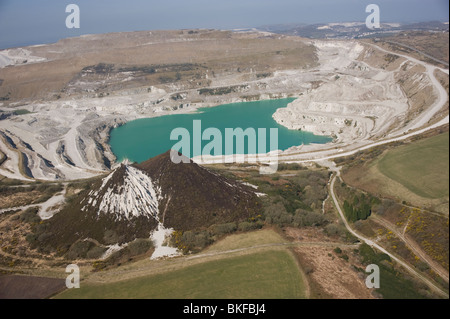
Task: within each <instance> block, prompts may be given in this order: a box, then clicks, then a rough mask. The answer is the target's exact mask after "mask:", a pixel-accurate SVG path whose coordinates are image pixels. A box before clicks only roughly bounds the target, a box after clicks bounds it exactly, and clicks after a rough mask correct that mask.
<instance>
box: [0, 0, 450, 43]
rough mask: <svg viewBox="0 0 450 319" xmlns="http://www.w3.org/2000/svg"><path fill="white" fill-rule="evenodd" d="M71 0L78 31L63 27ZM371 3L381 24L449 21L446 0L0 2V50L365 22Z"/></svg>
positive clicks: (49, 0) (1, 0)
mask: <svg viewBox="0 0 450 319" xmlns="http://www.w3.org/2000/svg"><path fill="white" fill-rule="evenodd" d="M71 3H74V4H77V5H78V6H79V7H80V11H81V14H80V17H81V28H80V29H67V28H66V26H65V20H66V17H67V15H68V13H66V12H65V8H66V6H67V5H68V4H71ZM370 3H375V4H377V5H378V6H379V7H380V16H381V22H419V21H431V20H439V21H448V10H449V1H448V0H369V1H366V0H164V1H162V0H68V1H66V0H0V48H6V47H12V46H20V45H27V44H38V43H48V42H55V41H57V40H59V39H61V38H65V37H71V36H77V35H80V34H89V33H105V32H118V31H137V30H155V29H159V30H161V29H184V28H221V29H233V28H245V27H255V26H261V25H265V24H278V23H326V22H344V21H365V19H366V16H367V15H368V14H367V13H366V12H365V8H366V6H367V5H368V4H370Z"/></svg>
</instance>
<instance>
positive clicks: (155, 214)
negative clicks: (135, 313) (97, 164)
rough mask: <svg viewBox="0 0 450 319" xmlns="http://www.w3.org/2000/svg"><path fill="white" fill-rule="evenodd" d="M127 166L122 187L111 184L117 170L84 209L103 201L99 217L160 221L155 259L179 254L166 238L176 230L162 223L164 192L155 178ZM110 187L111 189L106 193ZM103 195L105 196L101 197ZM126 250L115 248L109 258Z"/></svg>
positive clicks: (153, 238)
mask: <svg viewBox="0 0 450 319" xmlns="http://www.w3.org/2000/svg"><path fill="white" fill-rule="evenodd" d="M124 166H125V174H124V176H123V179H124V180H123V183H122V184H121V185H120V186H119V188H118V189H115V188H114V186H112V185H110V183H108V182H109V181H110V180H111V178H112V177H113V175H114V174H115V173H116V170H115V171H113V172H112V173H110V174H109V175H108V176H106V177H105V178H104V179H103V181H102V185H101V186H100V188H99V189H98V190H96V191H91V192H90V193H89V198H88V200H87V204H86V205H85V206H83V208H82V210H83V211H85V210H87V209H88V208H89V207H90V206H91V207H95V206H96V205H97V202H98V201H99V200H100V204H99V206H98V214H114V215H115V218H116V220H130V219H131V218H133V217H139V216H144V217H147V218H149V219H150V218H153V219H155V220H156V221H157V222H158V228H157V229H156V230H154V231H153V232H152V233H151V236H150V238H151V239H152V240H153V243H154V245H155V251H154V253H153V254H152V256H151V259H158V258H161V257H170V256H176V255H178V254H179V253H178V251H177V249H176V248H173V247H169V246H167V244H166V239H167V238H168V237H170V235H171V234H172V232H173V229H167V228H165V227H164V225H163V224H162V223H161V222H160V220H159V208H158V205H159V203H158V198H160V197H161V194H160V193H161V191H160V190H159V189H157V188H156V187H154V184H153V182H152V180H151V178H150V177H149V176H148V175H147V174H145V173H144V172H143V171H141V170H139V169H137V168H135V167H133V166H130V165H126V164H125V165H124ZM106 187H108V188H107V189H106V191H105V188H106ZM102 193H104V194H103V196H102V197H101V198H100V196H101V194H102ZM124 247H126V246H124V245H122V246H119V245H114V246H111V249H110V250H108V254H107V255H106V256H109V255H110V254H111V253H113V252H114V251H117V250H120V249H122V248H124Z"/></svg>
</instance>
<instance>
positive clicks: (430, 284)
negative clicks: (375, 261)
mask: <svg viewBox="0 0 450 319" xmlns="http://www.w3.org/2000/svg"><path fill="white" fill-rule="evenodd" d="M338 176H339V172H337V173H336V174H335V175H334V176H333V178H332V180H331V183H330V194H331V197H332V199H333V203H334V205H335V206H336V209H337V211H338V212H339V215H340V217H341V219H342V222H343V223H344V226H345V228H346V229H347V230H348V231H349V232H350V233H351V234H352V235H353V236H355V237H356V238H358V239H359V240H361V241H362V242H364V243H366V244H367V245H369V246H370V247H372V248H376V249H377V250H379V251H381V252H382V253H384V254H386V255H388V256H389V257H390V258H391V259H392V260H394V261H395V262H397V263H398V264H399V265H401V266H402V267H403V268H405V269H406V270H407V271H408V272H409V273H411V274H412V275H413V276H414V277H416V278H418V279H420V280H422V282H424V283H425V284H426V285H427V286H428V287H430V288H431V289H432V290H434V291H435V292H436V293H438V294H439V295H441V296H443V297H445V298H449V295H448V293H447V292H446V291H444V290H443V289H441V288H440V287H438V286H437V285H436V284H435V283H433V282H432V281H430V280H429V279H428V278H426V277H425V276H424V275H422V274H421V273H419V272H418V271H416V270H415V269H413V268H412V267H411V266H409V265H408V264H407V263H406V262H404V261H403V260H401V259H399V258H398V257H396V256H394V255H393V254H391V253H390V252H388V251H387V250H386V249H384V248H383V247H381V246H380V245H378V244H377V243H375V242H374V241H372V240H370V239H368V238H366V237H364V236H362V235H361V234H359V233H357V232H356V231H355V230H353V229H352V228H351V227H350V225H349V223H348V222H347V219H346V218H345V216H344V213H343V211H342V209H341V206H340V205H339V202H338V200H337V197H336V194H335V192H334V184H335V182H336V179H337V177H338Z"/></svg>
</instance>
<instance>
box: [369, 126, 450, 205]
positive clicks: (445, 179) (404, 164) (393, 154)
mask: <svg viewBox="0 0 450 319" xmlns="http://www.w3.org/2000/svg"><path fill="white" fill-rule="evenodd" d="M448 152H449V133H448V132H447V133H443V134H440V135H437V136H433V137H430V138H426V139H424V140H420V141H417V142H414V143H411V144H409V145H405V146H401V147H398V148H396V149H394V150H390V151H389V152H388V153H387V154H386V155H385V156H384V157H383V158H382V159H381V160H380V161H379V163H378V169H379V170H380V171H381V172H382V173H383V174H384V175H386V176H387V177H389V178H391V179H393V180H395V181H397V182H399V183H401V184H402V185H403V186H405V187H406V188H408V189H409V190H410V191H412V192H413V193H415V194H417V195H419V196H422V197H425V198H443V197H447V196H448V195H449V153H448Z"/></svg>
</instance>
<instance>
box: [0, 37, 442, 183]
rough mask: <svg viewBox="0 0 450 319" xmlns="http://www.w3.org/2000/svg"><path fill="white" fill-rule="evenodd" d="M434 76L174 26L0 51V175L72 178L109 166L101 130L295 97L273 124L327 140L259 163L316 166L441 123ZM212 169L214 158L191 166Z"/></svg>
mask: <svg viewBox="0 0 450 319" xmlns="http://www.w3.org/2000/svg"><path fill="white" fill-rule="evenodd" d="M436 72H443V73H444V74H446V75H447V76H448V69H440V68H438V67H435V66H433V65H430V64H428V63H426V62H423V61H420V60H417V59H415V58H412V57H409V56H406V55H404V54H398V53H395V52H390V51H388V50H386V49H383V48H381V47H379V46H377V45H376V44H372V43H368V42H362V41H354V40H345V41H337V40H309V39H302V38H298V37H292V36H282V35H276V34H272V33H267V32H230V31H216V30H181V31H155V32H133V33H117V34H106V35H88V36H82V37H78V38H71V39H65V40H61V41H59V42H57V43H55V44H48V45H39V46H31V47H25V48H20V49H9V50H3V51H0V110H1V113H0V152H1V153H0V155H2V156H1V157H0V163H1V165H0V175H3V176H5V177H8V178H14V179H25V180H27V179H29V180H31V179H37V180H74V179H82V178H87V177H91V176H95V175H99V174H104V173H106V172H108V171H109V170H110V169H111V168H112V167H113V166H114V165H115V164H116V163H115V161H116V158H115V156H114V154H113V153H112V151H111V149H110V146H109V144H108V141H109V133H110V130H111V129H112V128H114V127H117V126H119V125H122V124H124V123H126V122H128V121H131V120H134V119H139V118H147V117H155V116H161V115H168V114H179V113H187V112H193V111H195V110H197V109H198V108H199V107H213V106H216V105H219V104H225V103H231V102H241V101H254V100H263V99H275V98H285V97H294V98H297V99H296V100H295V101H293V102H292V103H290V104H289V105H288V107H287V108H283V109H278V110H277V111H276V112H275V114H273V118H274V119H275V120H276V121H277V122H278V123H279V124H281V125H284V126H286V127H287V128H289V129H294V130H304V131H309V132H312V133H314V134H318V135H326V136H330V137H332V138H333V141H332V142H330V143H327V144H316V145H298V146H294V147H291V148H290V149H288V150H285V151H283V152H278V153H277V154H274V153H271V154H268V155H267V156H261V155H260V156H258V158H259V160H262V161H271V160H272V159H273V157H274V156H276V158H277V160H279V161H287V162H301V161H322V160H326V159H332V158H335V157H339V156H343V155H346V154H351V153H353V152H357V151H358V150H360V149H364V148H369V147H372V146H375V145H379V144H383V143H388V142H391V141H395V140H397V139H403V138H406V137H407V136H411V135H414V134H419V133H421V132H423V131H426V130H427V129H429V128H432V127H438V126H441V125H445V124H448V121H449V118H448V103H447V102H448V94H447V92H446V90H445V89H444V88H443V87H442V85H441V84H440V82H439V81H438V80H437V79H436ZM194 160H195V161H197V162H199V163H205V164H207V163H213V162H217V161H222V160H223V159H222V158H220V159H219V158H215V157H211V156H207V157H203V158H195V159H194Z"/></svg>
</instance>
